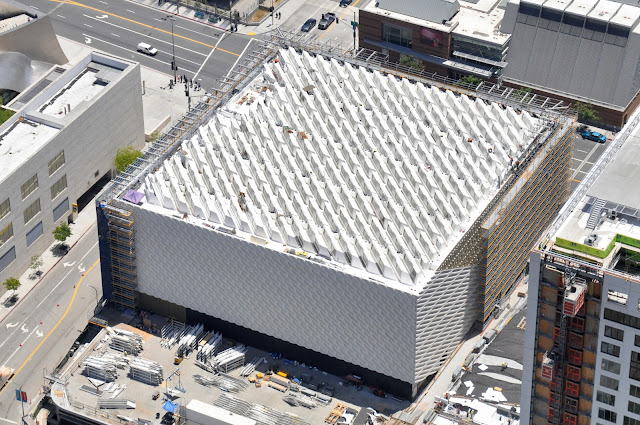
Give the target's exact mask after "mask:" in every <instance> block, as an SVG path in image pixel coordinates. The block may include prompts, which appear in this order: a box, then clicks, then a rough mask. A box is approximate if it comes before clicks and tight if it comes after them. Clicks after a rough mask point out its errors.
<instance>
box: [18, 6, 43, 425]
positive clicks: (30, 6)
mask: <svg viewBox="0 0 640 425" xmlns="http://www.w3.org/2000/svg"><path fill="white" fill-rule="evenodd" d="M29 7H33V8H34V9H35V10H40V9H38V8H37V7H35V6H29ZM14 423H15V422H14Z"/></svg>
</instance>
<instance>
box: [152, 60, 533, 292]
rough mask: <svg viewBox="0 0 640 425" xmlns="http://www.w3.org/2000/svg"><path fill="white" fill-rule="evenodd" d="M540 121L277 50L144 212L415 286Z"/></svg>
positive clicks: (175, 162) (161, 176) (481, 205)
mask: <svg viewBox="0 0 640 425" xmlns="http://www.w3.org/2000/svg"><path fill="white" fill-rule="evenodd" d="M537 126H538V120H537V119H535V118H533V117H532V116H530V115H529V114H528V113H527V112H522V113H518V112H516V111H515V110H513V109H511V108H504V107H502V106H500V105H498V104H495V103H487V102H485V101H483V100H479V99H472V98H469V97H467V96H464V95H456V94H454V93H453V92H451V91H444V90H440V89H438V88H434V87H427V86H425V85H423V84H421V83H411V82H409V81H408V80H406V79H396V78H395V77H391V76H384V75H382V74H380V73H379V72H369V71H367V70H366V69H364V68H355V67H353V66H351V65H350V64H344V65H343V64H340V63H338V62H337V61H335V60H326V59H324V58H321V57H312V56H310V55H309V54H308V53H307V52H302V53H301V54H299V53H296V52H295V51H294V50H282V51H281V52H280V60H279V61H278V62H272V63H267V64H265V66H264V70H263V73H262V75H261V77H259V78H258V79H256V80H255V81H254V82H253V83H252V84H251V86H250V87H248V88H247V89H246V90H244V91H242V92H240V93H239V94H238V95H237V96H236V97H235V98H233V99H232V100H231V101H230V103H229V104H228V105H227V107H226V110H223V111H220V112H219V113H217V114H216V115H215V116H214V117H213V118H212V119H211V120H210V121H209V122H208V123H207V124H206V125H203V126H202V127H201V128H200V129H199V132H198V133H197V134H196V135H195V136H194V137H193V138H192V139H191V140H187V141H185V142H184V143H183V145H182V147H181V150H180V151H179V152H178V153H177V154H176V155H174V156H172V157H170V158H169V159H167V160H166V161H165V162H164V163H163V164H162V166H161V167H160V168H159V169H158V170H157V171H156V172H155V173H153V174H150V175H148V176H147V177H146V178H145V181H144V184H143V187H142V189H141V190H142V191H144V193H145V195H146V201H147V203H148V204H147V207H148V208H152V209H156V210H158V209H161V210H164V211H165V213H170V212H171V211H177V212H179V213H181V215H182V214H186V215H188V216H195V217H197V218H198V219H200V220H202V221H203V222H205V223H209V224H208V225H211V224H219V225H222V226H226V227H228V228H234V229H235V230H236V233H237V234H239V235H243V234H246V235H250V236H252V237H258V238H261V239H264V240H266V241H270V245H269V244H268V245H269V246H271V247H274V249H276V248H277V247H279V248H277V249H280V250H282V249H290V248H292V247H293V248H294V249H300V250H304V251H305V252H306V253H308V254H311V255H316V256H320V257H324V258H325V259H328V260H329V261H330V262H331V263H334V264H337V265H340V267H343V268H345V269H348V270H351V271H352V272H358V273H363V274H365V275H368V276H374V277H376V278H377V279H379V280H389V281H393V282H399V283H401V284H405V285H409V286H418V285H420V284H423V283H424V282H425V281H426V280H428V279H427V277H428V276H429V275H430V273H433V271H434V270H435V269H436V268H437V267H438V266H439V265H440V263H441V262H442V261H443V260H444V258H445V257H446V256H447V255H448V254H449V252H450V251H451V249H452V248H453V246H455V244H456V243H457V242H458V241H459V240H460V238H461V237H462V236H463V235H464V232H465V231H466V230H467V229H469V227H470V226H471V225H472V224H473V222H474V221H475V219H476V218H477V217H478V216H479V214H480V213H481V212H482V211H483V210H484V209H485V207H486V206H487V204H488V203H489V201H490V200H491V199H492V198H493V196H494V195H495V194H496V192H497V190H498V188H499V186H500V184H501V182H503V181H504V177H505V175H506V173H507V172H508V169H509V166H510V163H511V159H510V158H513V159H514V160H515V159H516V158H518V156H519V155H520V154H521V153H522V151H523V149H526V147H527V145H528V144H529V143H530V142H531V140H532V138H533V133H534V132H535V130H536V129H537ZM149 204H151V205H149ZM283 246H284V247H283Z"/></svg>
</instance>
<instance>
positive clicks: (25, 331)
mask: <svg viewBox="0 0 640 425" xmlns="http://www.w3.org/2000/svg"><path fill="white" fill-rule="evenodd" d="M24 325H25V324H24V323H23V324H22V326H20V330H21V331H22V333H24V334H26V333H27V332H29V329H28V328H25V327H24Z"/></svg>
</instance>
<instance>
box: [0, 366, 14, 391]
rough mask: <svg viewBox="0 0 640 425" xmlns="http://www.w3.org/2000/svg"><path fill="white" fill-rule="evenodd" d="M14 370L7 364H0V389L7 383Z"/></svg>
mask: <svg viewBox="0 0 640 425" xmlns="http://www.w3.org/2000/svg"><path fill="white" fill-rule="evenodd" d="M15 371H16V370H15V369H13V368H11V367H9V366H0V390H1V389H3V388H4V386H5V385H7V382H9V379H11V378H12V377H13V374H14V372H15Z"/></svg>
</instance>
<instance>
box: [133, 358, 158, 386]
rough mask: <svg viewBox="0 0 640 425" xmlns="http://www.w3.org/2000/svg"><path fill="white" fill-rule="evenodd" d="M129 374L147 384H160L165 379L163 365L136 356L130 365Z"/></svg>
mask: <svg viewBox="0 0 640 425" xmlns="http://www.w3.org/2000/svg"><path fill="white" fill-rule="evenodd" d="M129 376H130V377H131V379H135V380H136V381H140V382H144V383H146V384H150V385H160V383H161V382H162V381H163V376H162V366H161V365H160V364H159V363H156V362H153V361H151V360H147V359H142V358H136V359H133V361H132V362H131V364H130V365H129Z"/></svg>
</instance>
